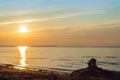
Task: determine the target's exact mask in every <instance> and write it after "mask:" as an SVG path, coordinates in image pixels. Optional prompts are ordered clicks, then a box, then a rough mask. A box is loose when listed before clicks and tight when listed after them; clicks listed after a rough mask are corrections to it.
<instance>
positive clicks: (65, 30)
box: [0, 0, 120, 46]
mask: <svg viewBox="0 0 120 80" xmlns="http://www.w3.org/2000/svg"><path fill="white" fill-rule="evenodd" d="M119 3H120V0H0V46H23V45H25V46H120V5H119ZM21 26H26V28H27V30H28V31H27V32H26V33H20V32H19V29H20V27H21Z"/></svg>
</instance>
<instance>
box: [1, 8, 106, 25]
mask: <svg viewBox="0 0 120 80" xmlns="http://www.w3.org/2000/svg"><path fill="white" fill-rule="evenodd" d="M103 13H105V11H104V10H96V11H86V12H78V13H71V14H65V15H61V16H55V17H50V18H41V19H29V20H18V21H7V22H1V23H0V25H7V24H16V23H30V22H44V21H50V20H56V19H64V18H70V17H75V16H82V15H91V14H103Z"/></svg>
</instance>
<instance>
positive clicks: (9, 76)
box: [0, 64, 120, 80]
mask: <svg viewBox="0 0 120 80" xmlns="http://www.w3.org/2000/svg"><path fill="white" fill-rule="evenodd" d="M96 71H98V73H99V72H100V73H99V75H100V76H101V79H99V80H102V78H104V74H103V73H107V74H108V73H111V74H112V75H114V77H112V78H113V79H111V80H117V79H114V78H116V76H117V78H118V79H120V77H118V76H120V71H110V70H107V69H102V68H96V70H95V73H97V72H96ZM76 72H77V73H76ZM93 72H94V71H93ZM93 72H90V70H89V69H88V68H84V69H79V70H76V71H73V72H72V73H65V72H58V71H52V70H44V69H37V68H30V67H24V68H22V67H18V68H16V66H14V65H12V64H0V80H18V78H19V80H75V79H72V78H75V76H76V75H78V74H80V75H81V76H79V77H80V79H77V78H76V79H77V80H87V79H86V77H84V76H82V74H83V73H84V74H86V75H85V76H87V77H88V78H90V77H92V75H91V76H89V73H90V74H93ZM102 72H103V73H102ZM111 74H109V76H110V78H111ZM31 75H32V76H31ZM93 75H96V74H93ZM115 75H116V76H115ZM97 77H98V78H99V76H97ZM97 77H92V78H93V79H90V80H98V79H97ZM95 78H96V79H95ZM108 78H109V77H108ZM103 80H104V79H103ZM105 80H109V79H105Z"/></svg>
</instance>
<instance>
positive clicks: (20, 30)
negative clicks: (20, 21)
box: [19, 26, 28, 33]
mask: <svg viewBox="0 0 120 80" xmlns="http://www.w3.org/2000/svg"><path fill="white" fill-rule="evenodd" d="M19 32H20V33H26V32H28V30H27V27H26V26H20V29H19Z"/></svg>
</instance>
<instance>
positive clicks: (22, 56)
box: [18, 46, 28, 67]
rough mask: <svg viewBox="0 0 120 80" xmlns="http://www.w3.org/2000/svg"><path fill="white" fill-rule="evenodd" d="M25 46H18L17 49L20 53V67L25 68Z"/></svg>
mask: <svg viewBox="0 0 120 80" xmlns="http://www.w3.org/2000/svg"><path fill="white" fill-rule="evenodd" d="M27 48H28V47H27V46H20V47H18V49H19V51H20V56H21V60H20V65H19V66H21V67H25V66H27V64H26V50H27Z"/></svg>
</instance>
